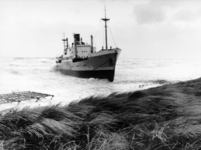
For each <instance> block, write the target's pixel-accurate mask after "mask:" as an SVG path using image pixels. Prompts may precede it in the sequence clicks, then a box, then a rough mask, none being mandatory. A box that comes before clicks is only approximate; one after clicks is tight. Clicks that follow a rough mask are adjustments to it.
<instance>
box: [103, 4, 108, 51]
mask: <svg viewBox="0 0 201 150" xmlns="http://www.w3.org/2000/svg"><path fill="white" fill-rule="evenodd" d="M102 20H103V21H105V49H107V21H109V20H110V19H108V18H106V7H105V18H102Z"/></svg>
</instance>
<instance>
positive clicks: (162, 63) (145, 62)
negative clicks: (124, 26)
mask: <svg viewBox="0 0 201 150" xmlns="http://www.w3.org/2000/svg"><path fill="white" fill-rule="evenodd" d="M0 69H1V73H0V94H8V93H13V92H23V91H33V92H40V93H45V94H51V95H54V98H53V99H52V100H51V99H48V98H45V99H43V100H41V101H40V102H35V101H31V102H30V101H24V102H21V103H20V104H17V103H15V104H13V103H12V104H10V103H8V104H4V105H0V110H4V109H10V108H24V107H35V106H46V105H55V104H60V105H68V104H69V103H71V102H76V101H79V100H81V99H83V98H86V97H90V96H107V95H109V94H111V93H123V92H133V91H137V90H143V89H147V88H152V87H157V86H161V85H164V84H169V83H176V82H180V81H187V80H192V79H197V78H200V77H201V59H142V58H140V59H137V58H119V59H118V61H117V64H116V72H115V79H114V82H109V81H108V80H106V79H95V78H89V79H84V78H77V77H71V76H67V75H64V74H61V73H60V72H59V71H57V69H56V67H55V58H19V57H18V58H9V57H7V58H5V57H3V58H0Z"/></svg>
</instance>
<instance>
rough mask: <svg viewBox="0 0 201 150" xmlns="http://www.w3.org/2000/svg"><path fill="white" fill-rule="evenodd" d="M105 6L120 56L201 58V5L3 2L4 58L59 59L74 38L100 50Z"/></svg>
mask: <svg viewBox="0 0 201 150" xmlns="http://www.w3.org/2000/svg"><path fill="white" fill-rule="evenodd" d="M105 6H106V10H107V17H108V18H110V21H109V22H108V26H109V28H108V45H109V46H112V47H118V48H120V49H122V52H121V55H120V57H122V58H156V59H158V58H162V59H163V58H164V59H172V58H176V59H177V58H178V59H200V58H201V1H200V0H0V57H56V56H58V55H60V54H61V53H62V52H63V43H62V41H61V39H62V38H63V36H64V34H65V37H68V38H69V42H70V43H72V42H73V34H74V33H80V34H81V37H82V38H83V41H85V42H88V43H90V35H93V36H94V43H95V46H96V49H97V50H99V49H101V47H102V46H104V22H102V21H100V20H101V18H103V17H104V7H105Z"/></svg>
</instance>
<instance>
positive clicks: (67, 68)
mask: <svg viewBox="0 0 201 150" xmlns="http://www.w3.org/2000/svg"><path fill="white" fill-rule="evenodd" d="M101 20H103V21H104V22H105V47H102V48H101V49H100V50H99V51H96V48H95V47H94V46H93V36H92V35H91V43H90V44H87V43H85V42H83V41H82V38H81V36H80V34H74V35H73V37H74V43H72V45H71V46H69V44H68V38H64V39H62V41H63V42H64V51H63V55H61V56H59V57H57V58H56V68H57V70H59V71H60V72H61V73H63V74H66V75H70V76H75V77H81V78H98V79H108V80H109V81H111V82H113V81H114V76H115V67H116V62H117V59H118V56H119V54H120V52H121V49H119V48H118V47H116V48H112V47H110V48H108V41H107V21H109V20H110V19H108V18H106V13H105V18H102V19H101Z"/></svg>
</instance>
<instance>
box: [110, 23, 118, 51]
mask: <svg viewBox="0 0 201 150" xmlns="http://www.w3.org/2000/svg"><path fill="white" fill-rule="evenodd" d="M108 28H109V30H110V34H111V35H112V39H113V41H114V44H115V46H116V47H117V44H116V41H115V39H114V36H113V34H112V30H111V28H110V22H109V23H108Z"/></svg>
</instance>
